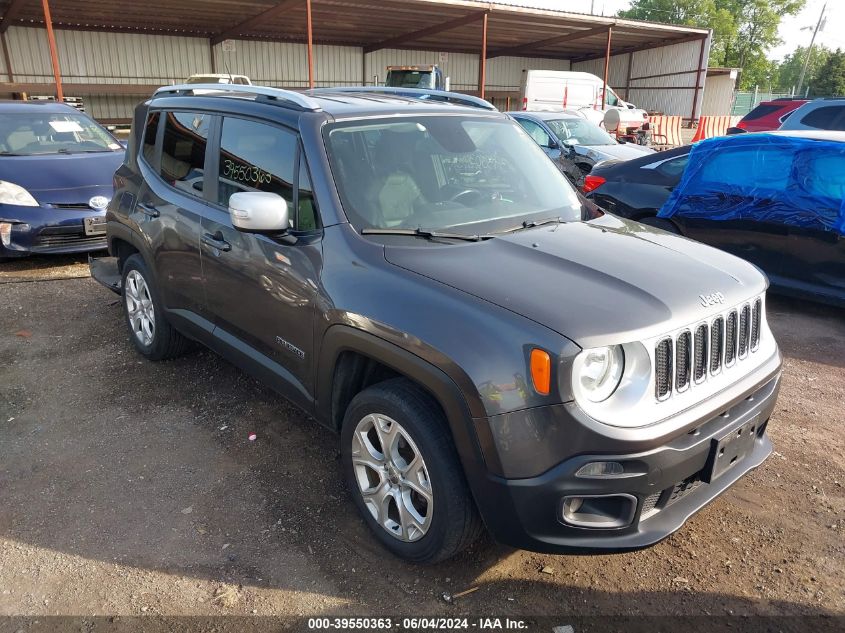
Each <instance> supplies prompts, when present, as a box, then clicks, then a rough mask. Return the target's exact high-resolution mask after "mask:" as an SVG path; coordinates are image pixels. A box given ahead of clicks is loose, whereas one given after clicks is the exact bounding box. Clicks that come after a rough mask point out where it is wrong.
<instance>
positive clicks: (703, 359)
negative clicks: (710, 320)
mask: <svg viewBox="0 0 845 633" xmlns="http://www.w3.org/2000/svg"><path fill="white" fill-rule="evenodd" d="M693 354H695V356H694V360H693V365H692V379H693V380H694V381H695V382H701V381H702V380H704V379H705V378H706V377H707V359H708V355H707V324H706V323H702V324H701V325H699V326H698V327H697V328H695V338H694V339H693Z"/></svg>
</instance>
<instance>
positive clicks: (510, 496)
mask: <svg viewBox="0 0 845 633" xmlns="http://www.w3.org/2000/svg"><path fill="white" fill-rule="evenodd" d="M778 360H779V357H778ZM779 389H780V371H779V363H778V370H777V371H776V372H775V373H774V374H773V375H769V376H767V378H766V380H765V382H763V383H762V384H760V383H758V384H757V386H756V387H754V388H753V389H752V390H750V391H749V392H747V393H745V394H743V397H741V398H739V399H737V400H736V401H734V402H732V403H731V404H730V405H729V406H727V407H726V408H724V409H723V410H722V411H721V413H719V414H717V415H715V416H711V417H709V419H702V420H699V421H698V422H697V423H696V424H694V425H692V427H689V428H685V429H683V430H682V431H681V432H680V434H677V435H675V436H674V437H673V438H672V439H670V440H669V441H665V442H663V443H661V444H660V445H657V446H654V447H652V448H651V449H647V450H636V451H634V450H631V451H630V452H628V451H623V450H620V449H621V446H622V444H620V443H613V444H609V445H608V446H613V447H614V448H613V449H611V450H607V449H606V448H605V447H601V446H596V447H595V450H594V451H592V452H585V453H579V454H575V455H574V456H572V457H569V458H568V459H565V460H564V461H562V462H560V463H558V464H557V465H556V466H554V467H553V468H551V469H549V470H547V471H546V472H544V473H543V474H541V475H538V476H535V477H527V478H519V479H509V478H505V477H500V476H496V475H492V474H488V475H487V477H486V478H485V481H484V483H483V484H481V485H480V486H475V487H474V491H475V494H476V501H477V502H478V506H479V508H480V510H481V513H482V516H483V518H484V521H485V523H486V525H487V527H488V529H489V530H490V532H491V533H492V534H493V536H494V538H495V539H496V540H498V541H499V542H502V543H505V544H507V545H511V546H513V547H518V548H520V549H527V550H533V551H539V552H549V553H594V552H611V551H616V552H620V551H630V550H635V549H639V548H643V547H647V546H649V545H652V544H654V543H657V542H658V541H660V540H662V539H664V538H666V537H667V536H669V535H670V534H672V533H673V532H675V531H676V530H678V529H679V528H680V527H681V526H682V525H683V524H684V523H685V522H686V520H687V519H688V518H689V517H691V516H692V515H693V514H694V513H695V512H697V511H698V510H700V509H701V508H702V507H704V506H705V505H707V504H708V503H709V502H710V501H712V500H713V499H715V498H716V497H717V496H718V495H719V494H721V493H722V492H724V491H725V490H726V489H727V488H729V487H730V486H731V485H733V484H734V483H735V482H736V481H737V480H739V479H740V478H741V477H742V476H743V475H745V474H746V473H748V472H749V471H751V470H753V469H754V468H756V467H757V466H759V465H760V464H761V463H763V461H764V460H765V459H766V458H767V457H768V456H769V455H770V454H771V452H772V445H771V442H770V440H769V438H768V436H767V434H766V427H767V424H768V421H769V418H770V416H771V415H772V412H773V410H774V406H775V402H776V400H777V395H778V391H779ZM573 406H574V405H559V406H558V407H555V408H557V409H560V410H559V411H558V413H559V415H560V416H561V417H564V418H567V419H568V421H569V423H570V425H571V424H577V422H576V421H575V419H573V417H574V414H573V412H572V411H571V409H570V410H566V409H568V408H570V407H573ZM751 427H753V428H754V433H753V435H754V437H753V442H751V444H750V445H749V447H748V449H747V451H746V452H745V453H744V455H743V456H742V458H741V459H739V460H738V461H737V462H736V463H735V464H733V465H732V466H731V467H730V468H728V469H726V470H724V471H723V472H722V473H721V474H719V475H718V476H716V477H711V474H712V472H713V469H712V466H711V460H713V459H714V457H713V454H714V451H715V450H716V448H714V447H716V445H717V444H718V443H719V441H720V440H722V438H725V437H727V436H728V435H729V434H735V433H736V432H737V431H738V430H740V429H743V430H744V431H746V432H747V431H748V430H749V429H750V428H751ZM719 446H721V445H719ZM596 461H615V462H620V463H622V464H624V465H625V476H623V477H618V478H601V479H596V478H592V479H590V478H583V477H577V476H576V474H575V473H576V472H577V471H578V470H579V469H580V468H581V467H582V466H584V465H585V464H588V463H590V462H596ZM708 480H709V483H708ZM607 495H620V496H627V497H628V498H629V499H633V501H632V503H633V507H632V512H631V514H630V517H626V519H625V524H624V525H622V526H621V527H579V526H576V525H572V524H570V523H568V522H567V521H566V520H565V519H564V517H563V508H562V505H563V500H564V498H565V497H567V496H579V497H585V498H588V497H603V496H607Z"/></svg>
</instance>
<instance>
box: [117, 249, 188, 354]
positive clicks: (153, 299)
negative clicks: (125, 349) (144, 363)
mask: <svg viewBox="0 0 845 633" xmlns="http://www.w3.org/2000/svg"><path fill="white" fill-rule="evenodd" d="M153 284H154V282H153V278H152V275H150V273H149V270H147V265H146V263H144V260H143V259H142V258H141V256H140V255H132V256H131V257H129V258H128V259H127V260H126V263H125V264H124V265H123V285H122V293H123V308H124V314H125V316H126V326H127V327H128V329H129V335H130V339H131V340H132V343H133V345H135V349H137V350H138V351H139V352H140V353H141V354H142V355H144V356H145V357H146V358H148V359H149V360H165V359H168V358H175V357H176V356H180V355H181V354H183V353H184V352H185V350H186V349H187V347H188V340H187V339H186V338H185V337H184V336H182V335H181V334H180V333H179V332H177V331H176V330H175V329H174V328H173V326H172V325H170V323H169V322H168V321H167V318H166V317H165V315H164V311H163V310H162V307H161V302H160V301H159V298H158V293H157V292H156V289H155V286H154V285H153Z"/></svg>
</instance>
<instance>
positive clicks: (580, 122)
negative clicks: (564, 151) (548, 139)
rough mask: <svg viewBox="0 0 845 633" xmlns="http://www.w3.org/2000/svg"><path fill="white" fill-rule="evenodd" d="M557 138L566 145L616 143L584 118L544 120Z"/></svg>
mask: <svg viewBox="0 0 845 633" xmlns="http://www.w3.org/2000/svg"><path fill="white" fill-rule="evenodd" d="M546 125H548V126H549V128H550V129H551V130H552V132H554V133H555V136H557V138H558V140H560V141H561V142H562V143H566V144H567V145H618V144H619V143H617V141H616V139H615V138H613V137H612V136H611V135H610V134H608V133H607V132H605V131H604V130H603V129H601V128H600V127H599V126H598V125H596V124H594V123H591V122H590V121H587V120H586V119H557V120H555V121H546Z"/></svg>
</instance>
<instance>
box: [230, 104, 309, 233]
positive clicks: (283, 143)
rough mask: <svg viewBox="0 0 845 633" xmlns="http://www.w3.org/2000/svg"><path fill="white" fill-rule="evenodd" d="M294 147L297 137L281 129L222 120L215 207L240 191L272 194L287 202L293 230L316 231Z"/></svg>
mask: <svg viewBox="0 0 845 633" xmlns="http://www.w3.org/2000/svg"><path fill="white" fill-rule="evenodd" d="M298 145H299V138H298V137H297V135H296V134H294V133H293V132H289V131H288V130H285V129H283V128H280V127H277V126H274V125H268V124H266V123H258V122H256V121H248V120H245V119H238V118H232V117H225V118H224V119H223V129H222V134H221V138H220V167H219V169H220V172H219V174H218V176H219V184H218V187H217V202H218V204H220V205H221V206H224V207H227V206H228V205H229V198H230V197H231V195H232V194H234V193H238V192H242V191H266V192H269V193H275V194H278V195H280V196H281V197H282V198H284V199H285V201H286V202H287V203H288V208H289V209H290V216H291V222H292V223H293V226H294V229H296V230H308V229H313V228H316V226H317V220H316V213H315V210H314V202H313V194H312V192H311V181H310V178H309V177H308V170H307V169H305V168H304V161H303V163H302V168H298V162H297V158H298V152H297V149H298ZM297 176H299V182H300V184H299V186H298V187H297V193H298V196H296V198H297V199H296V200H295V199H294V198H295V196H294V185H293V183H294V182H296V178H297ZM297 202H298V208H297V207H296V206H295V203H297Z"/></svg>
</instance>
